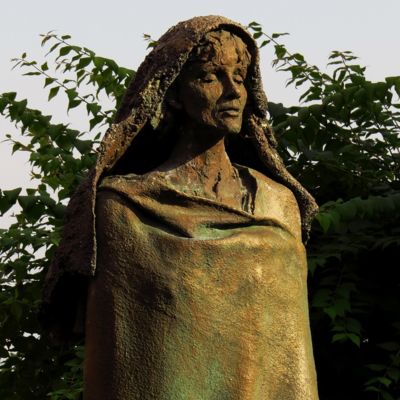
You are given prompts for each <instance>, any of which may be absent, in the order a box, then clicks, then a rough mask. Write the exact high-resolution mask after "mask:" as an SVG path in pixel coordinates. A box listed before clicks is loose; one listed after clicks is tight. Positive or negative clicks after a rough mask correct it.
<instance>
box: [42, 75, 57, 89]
mask: <svg viewBox="0 0 400 400" xmlns="http://www.w3.org/2000/svg"><path fill="white" fill-rule="evenodd" d="M55 81H56V79H55V78H50V77H47V78H46V79H45V81H44V87H46V86H49V85H51V84H52V83H53V82H55Z"/></svg>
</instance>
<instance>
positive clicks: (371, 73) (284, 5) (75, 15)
mask: <svg viewBox="0 0 400 400" xmlns="http://www.w3.org/2000/svg"><path fill="white" fill-rule="evenodd" d="M0 4H1V13H0V72H1V73H0V93H3V92H7V91H16V92H17V93H18V98H19V99H23V98H27V99H28V106H30V107H33V108H39V109H41V110H42V111H44V112H45V113H46V114H51V115H54V116H55V119H54V122H70V123H71V126H72V127H76V128H78V129H82V128H83V127H85V126H86V124H87V120H86V116H85V115H84V114H79V113H78V115H76V113H75V115H74V113H71V114H70V115H69V116H67V115H65V113H63V110H64V108H63V103H62V102H60V101H58V102H57V101H53V102H50V103H48V102H47V91H46V90H44V89H43V80H42V79H41V78H38V77H21V71H20V70H18V69H17V70H14V71H11V66H12V65H11V63H10V59H11V58H13V57H16V56H20V55H21V54H22V53H23V52H24V51H26V52H27V53H28V56H29V57H31V58H32V59H42V57H43V52H42V50H41V48H40V38H39V34H40V33H45V32H47V31H50V30H56V31H57V32H58V33H60V34H70V35H72V42H73V43H74V44H77V45H83V46H86V47H88V48H90V49H92V50H94V51H95V52H96V53H97V54H98V55H100V56H104V57H107V58H113V59H115V60H116V61H117V63H119V64H120V65H123V66H126V67H129V68H133V69H136V68H137V66H138V65H139V64H140V62H141V61H142V60H143V58H144V56H145V55H146V43H145V42H144V40H143V34H144V33H148V34H150V35H151V36H152V37H154V38H158V37H159V36H160V35H161V34H162V33H164V32H165V31H166V30H167V29H168V28H169V27H170V26H172V25H174V24H175V23H177V22H178V21H181V20H184V19H188V18H191V17H193V16H197V15H210V14H216V15H223V16H226V17H229V18H231V19H233V20H236V21H238V22H240V23H242V24H243V25H247V24H248V23H249V22H251V21H257V22H259V23H260V24H261V25H262V26H263V30H264V31H265V32H268V33H272V32H289V33H290V36H286V37H285V38H283V40H284V43H286V45H287V47H288V49H289V50H290V51H291V52H300V53H302V54H304V55H305V57H306V59H307V60H308V61H309V62H310V63H312V64H316V65H318V66H319V67H321V68H323V67H324V66H325V65H326V63H327V58H328V55H329V53H330V51H332V50H352V51H353V52H354V53H355V54H356V55H358V56H359V57H360V63H361V64H363V65H365V66H367V67H368V69H367V75H368V77H369V78H370V79H372V80H382V79H384V77H386V76H393V75H400V51H399V38H400V23H399V16H400V0H380V1H376V0H336V1H326V0H301V1H296V0H292V1H288V0H280V1H276V0H275V1H269V0H243V1H239V0H167V1H151V0H144V1H134V0H131V1H127V0H113V1H103V0H97V1H95V0H80V1H77V0H68V1H57V0H51V1H50V0H35V1H32V0H13V1H8V0H0ZM271 57H272V52H271V50H266V49H263V50H262V51H261V59H262V73H263V80H264V87H265V90H266V93H267V95H268V97H269V99H270V100H271V101H274V102H283V103H285V104H286V105H294V104H296V102H297V98H298V93H297V92H296V91H295V90H294V89H291V88H285V79H287V77H285V76H284V75H283V74H282V73H277V72H275V71H274V70H273V69H272V68H271V65H270V60H271ZM6 133H13V134H15V133H16V131H15V130H14V129H13V128H12V126H11V125H10V124H9V123H7V121H5V120H4V118H3V117H2V116H0V160H1V170H0V171H1V172H0V188H2V189H11V188H14V187H18V186H24V187H29V167H28V165H27V159H26V157H24V155H18V154H15V155H14V156H11V155H10V153H11V148H10V145H9V144H7V143H4V142H2V141H3V139H4V137H5V134H6Z"/></svg>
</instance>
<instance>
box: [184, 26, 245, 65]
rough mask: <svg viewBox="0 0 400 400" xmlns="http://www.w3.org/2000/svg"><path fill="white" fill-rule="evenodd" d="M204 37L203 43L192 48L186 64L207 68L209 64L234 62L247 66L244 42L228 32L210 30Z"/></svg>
mask: <svg viewBox="0 0 400 400" xmlns="http://www.w3.org/2000/svg"><path fill="white" fill-rule="evenodd" d="M211 33H212V35H211V34H210V35H209V36H206V37H205V40H204V41H203V43H201V44H199V45H198V46H196V48H194V49H193V51H192V54H191V56H190V58H189V61H188V64H192V65H194V68H199V67H200V68H201V67H204V68H207V67H211V66H218V65H225V64H233V63H236V64H237V65H238V66H241V67H247V66H248V64H249V63H250V55H249V52H248V50H247V47H246V45H245V44H244V42H243V41H242V40H241V39H240V38H239V37H237V36H235V35H232V34H231V33H230V32H225V31H219V32H217V33H215V32H211Z"/></svg>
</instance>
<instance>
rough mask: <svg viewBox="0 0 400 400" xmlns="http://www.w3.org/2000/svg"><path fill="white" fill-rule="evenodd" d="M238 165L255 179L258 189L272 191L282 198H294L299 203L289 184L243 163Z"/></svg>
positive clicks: (266, 191) (243, 171)
mask: <svg viewBox="0 0 400 400" xmlns="http://www.w3.org/2000/svg"><path fill="white" fill-rule="evenodd" d="M236 167H237V168H238V169H240V170H241V172H242V173H247V174H248V175H250V176H251V177H252V178H253V179H254V180H255V182H256V184H257V188H258V190H261V191H263V192H264V193H265V194H267V193H270V194H272V195H274V197H275V196H276V197H277V198H280V199H287V200H288V201H290V200H293V201H294V202H295V203H296V204H297V202H296V198H295V196H294V194H293V192H292V191H291V190H290V189H289V188H288V187H287V186H285V185H283V184H281V183H279V182H277V181H275V180H273V179H272V178H270V177H268V176H266V175H264V174H263V173H261V172H259V171H257V170H255V169H252V168H250V167H243V166H241V165H236Z"/></svg>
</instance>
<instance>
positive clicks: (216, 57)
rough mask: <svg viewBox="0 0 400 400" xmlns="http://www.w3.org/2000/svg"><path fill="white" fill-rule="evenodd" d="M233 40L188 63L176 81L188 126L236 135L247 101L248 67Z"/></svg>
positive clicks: (240, 125) (224, 42) (239, 128)
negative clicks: (246, 81)
mask: <svg viewBox="0 0 400 400" xmlns="http://www.w3.org/2000/svg"><path fill="white" fill-rule="evenodd" d="M238 47H239V46H238V43H237V41H235V40H224V41H223V42H222V43H221V44H217V45H214V46H212V47H211V50H210V51H209V53H208V54H205V55H204V54H203V55H202V57H199V59H198V60H196V59H195V60H193V61H191V62H190V63H189V64H188V65H187V66H186V67H185V68H184V69H183V71H182V73H181V75H180V77H179V89H178V101H179V103H180V107H181V108H182V109H183V111H184V112H185V113H186V115H187V116H188V117H189V118H190V119H191V122H194V123H195V124H198V125H201V126H202V127H208V128H212V129H214V130H216V131H218V132H220V133H222V134H226V133H239V132H240V130H241V128H242V119H243V118H242V117H243V110H244V107H245V105H246V101H247V90H246V87H245V85H244V81H245V78H246V74H247V64H248V62H246V61H245V60H244V59H243V57H241V53H240V52H243V49H242V48H238Z"/></svg>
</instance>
